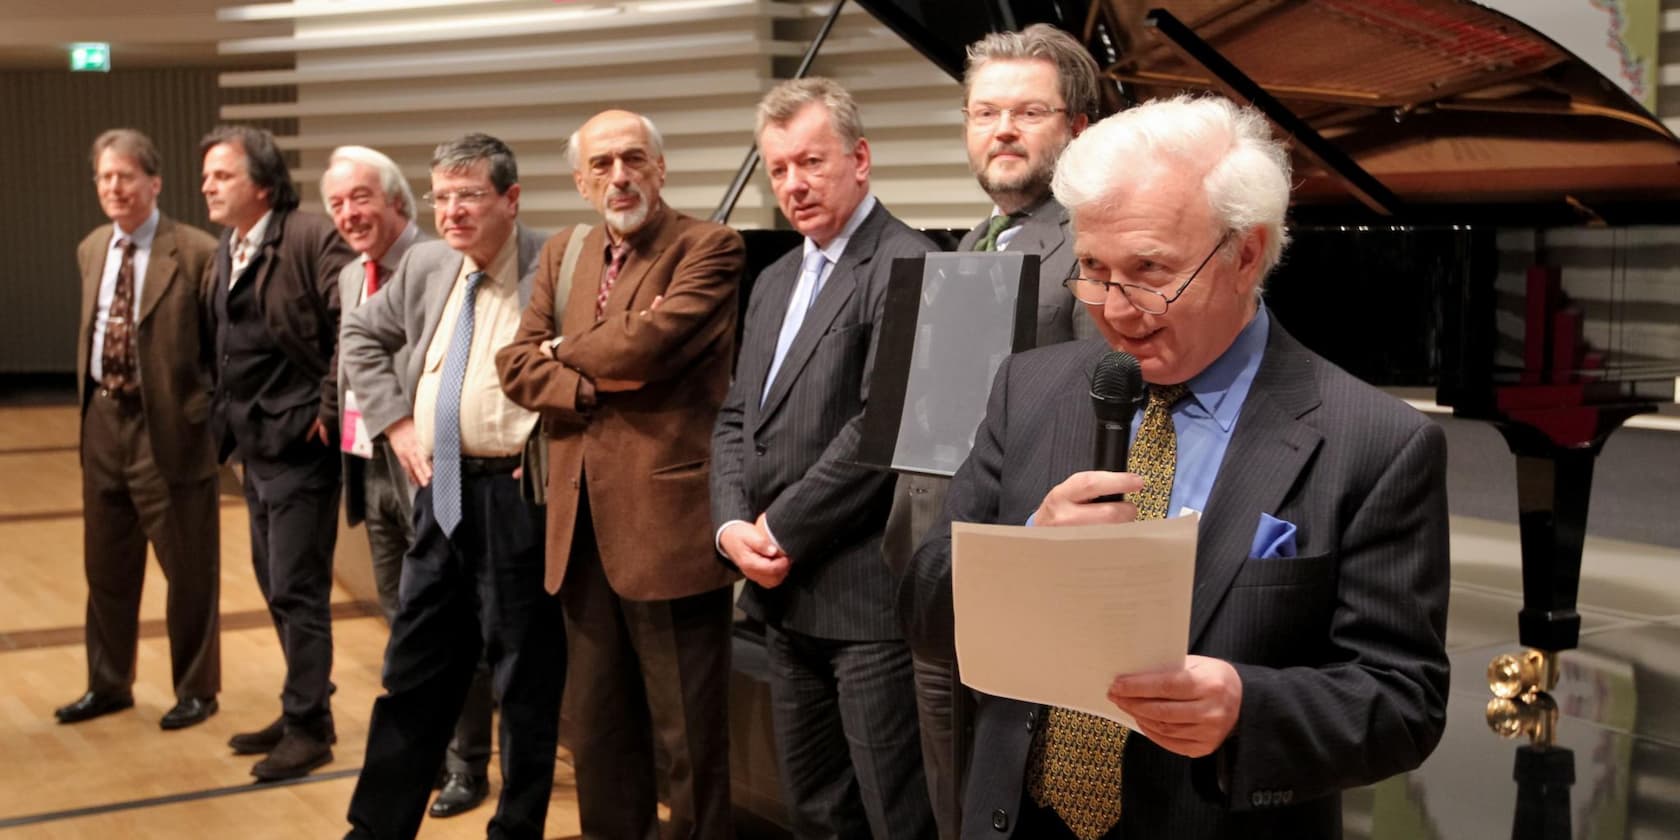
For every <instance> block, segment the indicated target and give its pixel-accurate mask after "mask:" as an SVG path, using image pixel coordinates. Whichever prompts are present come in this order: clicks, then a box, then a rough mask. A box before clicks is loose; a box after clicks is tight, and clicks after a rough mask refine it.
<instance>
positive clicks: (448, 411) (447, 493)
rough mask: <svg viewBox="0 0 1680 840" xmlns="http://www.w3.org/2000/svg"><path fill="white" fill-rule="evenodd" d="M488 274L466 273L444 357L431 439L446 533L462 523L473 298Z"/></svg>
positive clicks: (438, 508)
mask: <svg viewBox="0 0 1680 840" xmlns="http://www.w3.org/2000/svg"><path fill="white" fill-rule="evenodd" d="M488 276H489V275H487V274H485V273H484V272H482V271H475V272H473V273H471V274H468V275H467V288H466V290H465V291H464V292H462V294H461V312H460V314H459V315H458V316H457V317H456V319H455V334H454V335H453V336H450V338H449V353H448V355H446V356H444V357H443V380H442V381H441V382H439V383H438V393H437V414H436V416H435V421H434V423H435V425H434V426H433V428H434V432H433V442H432V443H433V445H432V514H433V515H434V516H436V517H437V521H438V526H439V527H441V528H442V529H443V533H444V535H445V536H452V535H453V534H454V533H455V528H456V526H458V525H460V524H461V387H462V386H463V385H465V384H466V381H467V357H468V356H469V355H471V354H472V337H473V300H474V298H476V297H477V296H478V284H479V283H481V282H483V281H484V280H485V278H487V277H488Z"/></svg>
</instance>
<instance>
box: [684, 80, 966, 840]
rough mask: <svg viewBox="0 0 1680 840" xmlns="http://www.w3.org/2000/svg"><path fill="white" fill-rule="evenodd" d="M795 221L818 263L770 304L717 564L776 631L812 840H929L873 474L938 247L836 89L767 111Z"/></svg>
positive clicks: (716, 491) (769, 285)
mask: <svg viewBox="0 0 1680 840" xmlns="http://www.w3.org/2000/svg"><path fill="white" fill-rule="evenodd" d="M757 138H758V147H759V151H760V152H761V153H762V154H763V155H764V166H765V169H766V171H768V172H769V174H770V188H771V190H772V191H773V192H774V193H775V195H776V204H777V206H778V207H780V208H781V211H782V214H783V215H784V216H786V217H787V219H788V221H789V222H791V223H792V224H793V227H794V229H795V230H798V231H799V232H800V233H802V234H804V235H805V242H804V244H803V245H802V246H800V247H799V248H795V249H794V250H792V251H789V252H788V253H787V255H786V256H783V257H782V258H781V259H780V260H777V261H776V262H775V263H774V264H772V265H771V266H770V267H769V268H766V269H765V270H764V271H763V273H761V274H760V275H759V277H758V282H757V283H756V284H755V285H754V286H753V291H752V300H751V301H750V302H749V304H748V306H747V315H746V330H745V332H744V334H743V335H742V338H741V356H740V359H739V361H738V363H737V365H736V368H735V382H734V384H733V385H732V386H731V387H730V390H729V397H728V399H727V400H726V401H725V402H724V405H723V410H722V411H721V412H719V414H718V422H717V428H716V431H714V432H713V435H712V456H713V468H712V492H711V496H712V518H713V520H714V521H715V523H716V527H717V531H716V541H717V549H718V553H719V554H721V555H723V556H724V557H725V558H727V559H728V560H729V561H730V562H731V563H733V564H734V565H735V567H736V568H738V569H740V570H741V573H742V574H743V575H745V576H746V578H747V581H748V583H747V585H746V589H745V591H744V592H743V593H742V596H741V606H742V608H743V609H745V610H746V612H747V614H748V615H751V616H752V617H754V618H756V619H758V620H759V621H762V622H764V625H765V643H766V647H767V648H768V651H769V660H770V699H771V707H772V708H771V715H772V721H773V723H774V727H775V732H776V746H777V749H778V751H779V753H780V769H781V777H782V790H783V795H784V798H785V800H786V802H787V805H788V811H789V815H790V817H791V818H792V822H793V833H794V836H795V837H800V838H815V837H865V836H873V837H876V838H888V837H918V838H919V837H927V836H929V835H931V834H932V833H933V831H934V825H933V814H932V812H931V810H930V808H929V806H928V799H927V787H926V780H925V779H924V778H923V775H922V760H921V759H922V757H921V746H920V739H919V736H918V733H917V724H916V692H915V684H914V678H913V676H912V674H911V665H910V650H909V648H908V647H907V646H906V645H905V642H904V631H903V629H902V628H901V627H900V626H899V622H898V620H897V617H896V616H895V615H894V613H893V609H892V604H893V592H894V580H893V575H892V572H891V571H890V570H889V569H888V568H887V566H886V564H885V563H884V562H882V558H881V528H882V526H883V524H885V522H886V518H887V510H888V508H889V507H890V506H891V504H892V486H893V480H892V476H891V475H889V474H885V473H881V472H876V471H873V470H870V469H868V468H866V467H863V466H860V465H859V464H858V463H857V457H858V455H857V452H858V444H859V439H860V436H861V427H862V421H863V409H864V406H865V405H866V404H867V403H868V400H869V379H870V373H871V370H872V369H873V367H874V361H875V352H876V338H877V337H876V335H875V328H876V325H877V324H879V323H880V322H881V316H882V311H883V309H884V307H885V302H886V292H887V283H888V279H889V277H890V275H891V272H892V264H893V259H894V258H896V257H919V256H923V255H925V254H926V253H927V252H929V251H933V250H936V248H935V247H934V245H933V243H932V242H930V241H928V239H927V238H926V237H924V236H922V235H921V234H919V233H917V232H916V231H914V230H912V229H911V228H910V227H908V226H907V225H905V224H904V223H903V222H901V221H899V220H898V219H897V218H894V217H893V215H892V214H891V213H889V212H888V211H887V208H886V206H885V205H884V204H882V203H881V202H880V201H878V200H876V198H875V197H874V196H873V195H871V194H870V190H869V172H870V163H871V158H870V153H869V141H868V140H866V139H864V137H863V123H862V120H861V119H859V117H858V111H857V103H856V102H854V101H853V99H852V96H851V94H849V93H847V92H846V90H845V89H844V88H842V87H840V85H838V84H836V83H834V82H833V81H830V80H828V79H822V78H806V79H799V80H793V81H787V82H782V83H781V84H778V85H777V86H775V87H774V88H771V89H770V92H769V93H766V94H765V95H764V98H763V100H761V101H760V102H759V106H758V128H757Z"/></svg>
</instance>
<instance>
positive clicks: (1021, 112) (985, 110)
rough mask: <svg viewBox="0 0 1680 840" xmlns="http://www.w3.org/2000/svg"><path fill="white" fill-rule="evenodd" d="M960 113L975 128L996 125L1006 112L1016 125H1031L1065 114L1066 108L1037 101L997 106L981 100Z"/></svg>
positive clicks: (1040, 123)
mask: <svg viewBox="0 0 1680 840" xmlns="http://www.w3.org/2000/svg"><path fill="white" fill-rule="evenodd" d="M962 113H963V118H964V119H966V120H968V124H969V125H971V126H974V127H975V128H990V127H992V126H994V125H997V123H998V120H1001V119H1003V115H1004V114H1008V115H1009V116H1010V117H1011V118H1012V119H1014V120H1015V124H1016V125H1026V126H1033V125H1042V124H1043V123H1044V121H1046V120H1048V119H1050V118H1051V117H1053V116H1055V115H1057V114H1065V113H1067V109H1066V108H1052V107H1050V106H1049V105H1041V104H1038V103H1034V104H1032V105H1022V106H1021V107H1019V108H999V107H997V106H996V105H988V104H986V103H984V102H982V103H980V104H977V105H974V106H972V107H969V108H964V109H962Z"/></svg>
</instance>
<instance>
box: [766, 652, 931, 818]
mask: <svg viewBox="0 0 1680 840" xmlns="http://www.w3.org/2000/svg"><path fill="white" fill-rule="evenodd" d="M765 642H766V645H767V647H768V649H769V659H770V705H771V718H772V722H773V724H774V727H775V732H776V744H777V750H776V753H777V760H778V763H779V764H780V769H781V776H782V793H783V797H784V799H785V800H786V801H787V803H788V810H789V816H790V817H791V819H792V822H793V835H794V837H796V838H800V840H809V839H811V838H867V837H873V838H876V840H885V838H896V837H907V838H926V837H933V836H934V834H935V828H934V822H933V811H932V808H931V807H930V806H929V804H928V794H927V781H926V779H925V778H924V777H923V773H922V750H921V740H920V735H919V733H918V729H919V727H918V726H917V723H916V689H915V680H914V677H913V676H912V673H911V664H910V649H909V647H908V646H906V645H905V643H904V642H903V641H901V640H892V641H877V642H851V641H838V640H833V639H820V638H815V637H812V636H806V635H804V634H802V633H795V632H791V631H787V630H783V629H780V628H777V627H767V628H766V630H765Z"/></svg>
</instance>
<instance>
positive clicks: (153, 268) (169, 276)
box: [135, 216, 176, 323]
mask: <svg viewBox="0 0 1680 840" xmlns="http://www.w3.org/2000/svg"><path fill="white" fill-rule="evenodd" d="M175 269H176V263H175V223H174V222H171V221H170V220H168V219H166V218H163V217H161V216H160V217H159V218H158V227H157V234H156V235H155V236H153V237H152V254H151V256H150V257H149V258H147V260H146V279H145V282H144V283H143V284H142V286H141V288H140V317H138V318H136V319H135V323H143V322H144V321H145V320H146V317H147V316H148V315H151V314H152V310H153V309H156V308H157V305H158V301H160V300H162V299H163V293H164V292H166V291H168V290H169V284H170V283H173V282H174V281H175Z"/></svg>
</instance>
